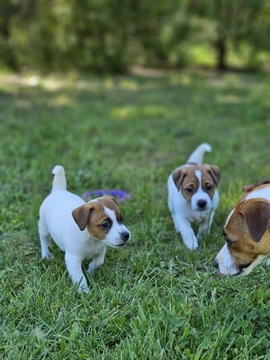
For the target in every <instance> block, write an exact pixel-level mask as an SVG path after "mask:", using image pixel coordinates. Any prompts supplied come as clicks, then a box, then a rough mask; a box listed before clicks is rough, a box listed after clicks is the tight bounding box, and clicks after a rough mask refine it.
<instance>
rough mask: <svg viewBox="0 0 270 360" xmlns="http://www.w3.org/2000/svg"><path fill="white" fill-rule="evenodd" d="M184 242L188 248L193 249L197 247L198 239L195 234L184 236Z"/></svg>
mask: <svg viewBox="0 0 270 360" xmlns="http://www.w3.org/2000/svg"><path fill="white" fill-rule="evenodd" d="M184 243H185V245H186V246H187V247H188V248H189V250H192V251H194V250H196V249H197V248H198V240H197V238H196V236H195V235H194V236H192V237H189V238H185V239H184Z"/></svg>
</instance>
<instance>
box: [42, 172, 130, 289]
mask: <svg viewBox="0 0 270 360" xmlns="http://www.w3.org/2000/svg"><path fill="white" fill-rule="evenodd" d="M53 174H54V179H53V184H52V192H51V194H50V195H49V196H47V197H46V199H45V200H44V201H43V203H42V204H41V207H40V211H39V222H38V229H39V236H40V243H41V253H42V258H50V257H51V253H50V251H49V246H50V241H51V238H52V239H53V240H54V241H55V243H56V244H57V245H58V246H59V248H60V249H61V250H62V251H64V252H65V262H66V266H67V270H68V273H69V275H70V277H71V279H72V282H73V283H74V284H77V285H78V290H79V291H86V292H87V291H88V288H87V281H86V278H85V276H84V274H83V271H82V261H83V260H86V259H92V261H91V263H90V265H89V267H88V272H89V273H92V272H93V271H94V270H95V269H97V268H98V267H100V266H101V265H102V264H103V262H104V258H105V253H106V248H107V246H111V247H114V248H117V247H123V246H125V245H126V242H127V241H128V240H129V239H130V232H129V230H128V229H127V228H126V226H125V225H124V224H123V219H122V215H121V212H120V210H119V207H118V205H117V203H116V202H115V200H114V199H113V197H111V196H103V197H100V198H97V199H95V200H92V201H89V202H87V203H85V201H84V200H83V199H81V198H80V197H79V196H77V195H75V194H72V193H70V192H69V191H67V190H66V186H67V184H66V177H65V171H64V168H63V167H62V166H59V165H57V166H56V167H55V168H54V169H53Z"/></svg>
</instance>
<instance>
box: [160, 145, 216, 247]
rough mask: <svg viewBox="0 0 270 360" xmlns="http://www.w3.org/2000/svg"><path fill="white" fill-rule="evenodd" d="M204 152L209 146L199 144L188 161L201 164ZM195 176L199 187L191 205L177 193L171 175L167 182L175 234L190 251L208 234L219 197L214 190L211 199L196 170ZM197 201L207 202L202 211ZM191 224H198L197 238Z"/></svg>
mask: <svg viewBox="0 0 270 360" xmlns="http://www.w3.org/2000/svg"><path fill="white" fill-rule="evenodd" d="M206 151H211V146H210V145H209V144H206V143H205V144H201V145H200V146H199V147H198V148H197V149H195V151H194V152H193V153H192V154H191V155H190V157H189V159H188V161H189V162H195V163H198V164H201V163H202V161H203V155H204V153H205V152H206ZM188 166H189V165H188V164H187V165H183V166H180V167H179V168H178V169H181V168H183V167H188ZM195 174H196V176H197V178H198V180H199V184H200V186H199V188H198V190H197V192H196V193H195V194H193V196H192V199H191V204H190V203H188V202H187V201H186V199H185V198H184V197H183V195H182V193H181V190H180V191H178V189H177V187H176V185H175V183H174V181H173V174H171V175H170V176H169V178H168V182H167V187H168V206H169V209H170V211H171V213H172V217H173V221H174V225H175V229H176V231H177V232H180V233H181V235H182V238H183V241H184V243H185V245H186V246H187V247H188V248H189V249H190V250H196V249H197V248H198V240H200V239H201V237H202V235H203V234H204V233H209V232H210V229H211V225H212V222H213V218H214V215H215V211H216V209H217V207H218V204H219V195H218V192H217V190H215V194H214V196H213V199H211V198H210V197H209V195H208V194H207V193H206V192H205V191H203V189H202V187H201V177H202V174H201V172H200V171H199V170H196V172H195ZM198 200H205V201H206V202H207V205H206V208H205V210H203V211H202V210H199V209H198V205H197V203H198ZM193 222H197V223H199V224H200V226H199V230H198V234H197V236H196V235H195V234H194V231H193V229H192V227H191V223H193Z"/></svg>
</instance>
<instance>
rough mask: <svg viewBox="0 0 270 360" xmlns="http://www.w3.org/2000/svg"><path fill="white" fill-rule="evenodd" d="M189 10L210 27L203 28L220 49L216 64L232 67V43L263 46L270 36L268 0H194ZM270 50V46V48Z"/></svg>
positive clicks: (205, 33)
mask: <svg viewBox="0 0 270 360" xmlns="http://www.w3.org/2000/svg"><path fill="white" fill-rule="evenodd" d="M187 7H188V12H189V13H190V15H191V16H194V17H195V18H197V19H198V20H199V21H201V22H202V24H205V21H207V22H209V26H208V27H204V28H201V29H199V30H200V31H201V32H203V33H204V35H205V37H206V38H207V41H209V42H211V43H212V46H213V48H214V49H215V52H216V67H217V68H218V69H219V70H225V69H227V68H228V46H229V44H230V43H231V44H232V45H233V46H234V48H235V49H236V50H239V49H240V46H241V44H248V45H249V46H250V48H253V49H255V48H256V49H262V48H266V46H269V40H268V45H266V39H269V36H270V30H269V28H270V12H269V10H270V9H269V3H268V1H267V0H190V1H188V2H187ZM268 50H269V47H268Z"/></svg>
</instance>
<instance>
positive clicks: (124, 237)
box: [118, 231, 130, 246]
mask: <svg viewBox="0 0 270 360" xmlns="http://www.w3.org/2000/svg"><path fill="white" fill-rule="evenodd" d="M120 238H121V241H122V243H121V244H119V245H118V246H125V245H126V243H127V241H128V239H129V238H130V233H129V232H128V231H123V232H122V233H120Z"/></svg>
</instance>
